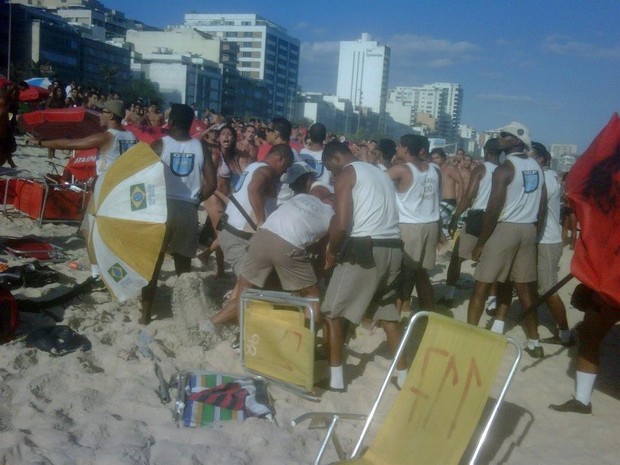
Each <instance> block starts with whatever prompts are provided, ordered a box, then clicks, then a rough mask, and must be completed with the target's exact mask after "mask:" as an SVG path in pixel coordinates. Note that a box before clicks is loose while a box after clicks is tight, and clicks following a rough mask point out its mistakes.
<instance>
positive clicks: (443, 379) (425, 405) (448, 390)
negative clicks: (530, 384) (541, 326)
mask: <svg viewBox="0 0 620 465" xmlns="http://www.w3.org/2000/svg"><path fill="white" fill-rule="evenodd" d="M425 320H427V326H426V329H425V331H424V334H423V336H422V341H421V342H420V345H419V347H418V349H417V352H416V355H415V358H414V361H413V363H412V365H411V368H410V370H409V374H408V376H407V379H406V381H405V385H404V386H403V388H402V390H401V391H400V392H399V394H398V396H397V398H396V400H395V401H394V403H393V404H392V405H391V408H390V410H389V412H388V414H387V417H386V419H385V421H384V422H383V425H382V426H381V427H380V429H379V431H378V432H377V434H376V435H375V437H374V439H373V441H372V443H371V444H370V447H369V448H368V449H367V450H365V451H364V452H363V450H362V446H363V444H364V439H365V438H366V435H367V433H368V431H369V428H370V426H371V424H372V421H373V419H374V417H375V414H376V413H377V408H378V407H379V404H380V403H381V400H382V398H383V394H384V392H385V390H386V388H387V385H388V383H389V382H390V377H391V376H392V373H393V372H394V369H395V368H396V361H397V360H398V359H399V357H400V356H401V355H402V354H403V352H404V350H405V346H406V345H407V340H408V339H409V336H410V335H411V334H412V331H413V328H414V326H417V323H418V322H422V321H425ZM508 343H510V344H511V345H512V346H513V347H514V348H515V355H514V359H513V360H512V362H511V367H510V370H509V372H508V374H507V375H506V377H505V380H504V382H503V384H502V387H501V391H500V393H499V395H498V397H497V400H496V401H495V403H494V406H493V409H492V411H491V413H490V414H489V416H488V418H487V419H486V421H485V423H484V427H483V430H482V433H481V434H480V437H479V440H478V442H477V444H476V445H475V448H474V450H473V453H472V455H471V458H470V459H469V463H470V464H473V463H475V461H476V458H477V457H478V454H479V453H480V450H481V448H482V445H483V443H484V441H485V439H486V437H487V434H488V432H489V429H490V427H491V423H492V422H493V420H494V419H495V416H496V414H497V412H498V409H499V406H500V403H501V402H502V400H503V399H504V396H505V394H506V391H507V390H508V387H509V385H510V382H511V381H512V379H513V377H514V374H515V372H516V369H517V366H518V364H519V361H520V359H521V348H520V347H519V345H518V344H517V342H516V341H514V340H513V339H511V338H506V337H504V336H502V335H498V334H495V333H492V332H490V331H487V330H485V329H482V328H477V327H475V326H471V325H467V324H465V323H462V322H458V321H455V320H453V319H451V318H448V317H445V316H442V315H438V314H436V313H430V312H419V313H416V314H415V315H414V316H412V318H411V320H410V322H409V324H408V325H407V329H406V331H405V334H404V335H403V339H402V341H401V343H400V345H399V347H398V350H397V353H396V356H395V358H394V361H393V362H392V364H391V366H390V369H389V370H388V373H387V376H386V377H385V380H384V381H383V384H382V385H381V388H380V390H379V393H378V395H377V398H376V400H375V402H374V404H373V406H372V409H371V410H370V413H369V414H368V415H356V414H340V413H327V412H318V413H307V414H305V415H301V416H300V417H298V418H296V419H294V420H293V421H292V424H293V425H296V424H299V423H300V422H302V421H304V420H306V419H310V420H312V421H311V423H310V428H321V427H323V428H328V432H327V435H326V437H325V439H324V440H323V442H322V443H321V447H320V449H319V453H318V455H317V457H316V459H315V462H314V463H315V464H319V463H320V460H321V458H322V456H323V454H324V453H325V450H326V448H327V444H328V442H329V440H330V438H331V439H332V441H333V443H334V446H335V448H336V452H337V454H338V457H339V458H340V460H341V461H343V462H342V463H355V464H360V465H366V464H367V465H370V464H381V465H407V464H417V465H436V464H441V465H456V464H458V463H459V462H460V460H461V458H462V456H463V454H464V452H465V450H466V449H467V447H468V445H469V443H470V442H471V439H472V437H473V436H474V433H475V432H476V429H477V426H478V423H479V422H480V418H481V416H482V413H483V410H484V408H485V405H486V403H487V401H488V398H489V391H490V389H491V387H493V384H494V382H495V379H496V376H497V372H498V369H499V366H500V364H501V362H502V359H503V358H504V355H505V352H506V350H505V349H506V345H507V344H508ZM341 419H365V420H366V422H365V424H364V427H363V429H362V433H361V435H360V437H359V439H358V441H357V443H356V445H355V449H354V450H353V453H352V455H351V460H348V461H346V460H345V458H346V457H345V454H344V452H343V450H342V447H341V446H340V442H339V441H338V439H337V437H336V436H335V427H336V424H337V423H338V421H339V420H341ZM472 446H473V445H472ZM362 452H363V454H362Z"/></svg>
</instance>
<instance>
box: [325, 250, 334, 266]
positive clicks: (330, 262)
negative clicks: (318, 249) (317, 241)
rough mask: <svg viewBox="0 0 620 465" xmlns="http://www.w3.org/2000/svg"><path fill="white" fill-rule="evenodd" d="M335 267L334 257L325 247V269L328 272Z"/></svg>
mask: <svg viewBox="0 0 620 465" xmlns="http://www.w3.org/2000/svg"><path fill="white" fill-rule="evenodd" d="M335 266H336V256H335V255H334V254H333V253H332V252H331V250H329V247H327V250H326V251H325V269H326V270H329V269H330V268H333V267H335Z"/></svg>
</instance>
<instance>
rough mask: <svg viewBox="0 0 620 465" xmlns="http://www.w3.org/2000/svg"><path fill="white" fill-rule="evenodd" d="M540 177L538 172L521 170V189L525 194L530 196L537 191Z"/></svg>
mask: <svg viewBox="0 0 620 465" xmlns="http://www.w3.org/2000/svg"><path fill="white" fill-rule="evenodd" d="M539 184H540V177H539V173H538V170H523V189H524V190H525V193H526V194H531V193H532V192H535V191H536V190H537V189H538V185H539Z"/></svg>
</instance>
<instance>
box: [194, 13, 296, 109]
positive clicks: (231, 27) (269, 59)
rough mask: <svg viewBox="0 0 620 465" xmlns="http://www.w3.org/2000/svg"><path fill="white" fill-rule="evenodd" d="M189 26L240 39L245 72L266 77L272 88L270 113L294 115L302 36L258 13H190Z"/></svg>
mask: <svg viewBox="0 0 620 465" xmlns="http://www.w3.org/2000/svg"><path fill="white" fill-rule="evenodd" d="M185 26H188V27H191V28H193V29H197V30H199V31H203V32H208V33H210V34H212V35H214V36H217V37H220V38H224V39H226V40H229V41H233V42H236V43H237V44H238V45H239V61H238V64H237V69H238V70H239V71H240V73H241V76H242V77H246V78H251V79H258V80H262V81H264V82H265V84H266V85H267V88H268V89H269V92H270V96H269V97H270V101H269V104H268V108H267V110H268V117H270V118H271V117H275V116H285V117H287V118H289V119H290V118H291V117H292V116H293V111H294V101H295V96H296V93H297V82H298V76H299V40H297V39H295V38H293V37H291V36H289V35H288V33H287V31H286V29H284V28H283V27H281V26H279V25H277V24H275V23H273V22H271V21H269V20H268V19H265V18H263V17H261V16H258V15H255V14H199V13H188V14H186V15H185Z"/></svg>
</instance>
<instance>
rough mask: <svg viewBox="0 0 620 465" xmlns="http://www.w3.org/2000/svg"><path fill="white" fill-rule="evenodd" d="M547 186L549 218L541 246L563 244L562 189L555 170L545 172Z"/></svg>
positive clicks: (547, 218) (546, 221)
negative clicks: (561, 223)
mask: <svg viewBox="0 0 620 465" xmlns="http://www.w3.org/2000/svg"><path fill="white" fill-rule="evenodd" d="M544 172H545V186H547V216H546V218H545V231H544V233H543V236H542V239H541V240H540V243H541V244H557V243H558V242H562V226H561V225H560V198H561V188H560V182H559V181H558V175H557V174H556V172H555V171H553V170H544Z"/></svg>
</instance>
